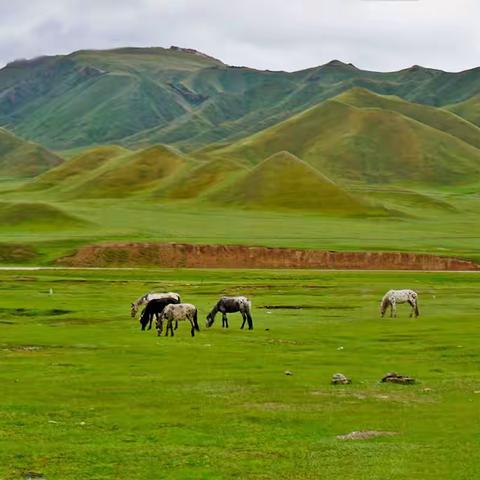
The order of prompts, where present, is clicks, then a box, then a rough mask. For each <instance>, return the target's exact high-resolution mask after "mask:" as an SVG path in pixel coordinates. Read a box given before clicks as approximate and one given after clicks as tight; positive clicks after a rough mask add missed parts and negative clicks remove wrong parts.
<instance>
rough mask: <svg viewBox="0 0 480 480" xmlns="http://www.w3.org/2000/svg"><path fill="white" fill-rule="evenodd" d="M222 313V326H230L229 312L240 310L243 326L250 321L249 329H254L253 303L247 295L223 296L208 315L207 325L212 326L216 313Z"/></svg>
mask: <svg viewBox="0 0 480 480" xmlns="http://www.w3.org/2000/svg"><path fill="white" fill-rule="evenodd" d="M218 312H221V313H222V327H223V328H228V318H227V313H234V312H240V313H241V314H242V317H243V322H242V326H241V327H240V328H243V327H244V326H245V322H248V329H249V330H253V319H252V303H251V302H250V300H249V299H248V298H247V297H221V298H220V300H219V301H218V302H217V304H216V305H215V306H214V307H213V308H212V311H211V312H210V313H209V314H208V315H207V327H211V326H212V325H213V322H214V321H215V315H217V313H218Z"/></svg>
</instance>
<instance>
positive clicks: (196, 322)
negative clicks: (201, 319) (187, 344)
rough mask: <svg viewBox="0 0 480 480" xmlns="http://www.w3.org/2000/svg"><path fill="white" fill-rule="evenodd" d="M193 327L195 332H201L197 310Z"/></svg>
mask: <svg viewBox="0 0 480 480" xmlns="http://www.w3.org/2000/svg"><path fill="white" fill-rule="evenodd" d="M193 326H194V327H195V330H196V331H197V332H199V331H200V327H199V326H198V310H197V309H195V312H193Z"/></svg>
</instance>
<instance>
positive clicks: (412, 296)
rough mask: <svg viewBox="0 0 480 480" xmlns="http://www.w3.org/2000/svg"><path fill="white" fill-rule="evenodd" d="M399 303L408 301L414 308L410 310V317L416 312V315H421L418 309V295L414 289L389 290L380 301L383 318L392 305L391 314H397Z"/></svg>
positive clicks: (392, 315) (394, 315)
mask: <svg viewBox="0 0 480 480" xmlns="http://www.w3.org/2000/svg"><path fill="white" fill-rule="evenodd" d="M397 303H408V304H409V305H410V306H411V307H412V310H411V312H410V317H411V316H413V315H414V314H415V317H418V315H420V313H419V311H418V295H417V293H416V292H414V291H413V290H389V291H388V292H387V293H386V294H385V295H384V296H383V298H382V302H381V303H380V314H381V315H382V318H383V317H384V315H385V312H386V311H387V308H388V307H390V316H391V317H396V316H397Z"/></svg>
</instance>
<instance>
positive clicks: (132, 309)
mask: <svg viewBox="0 0 480 480" xmlns="http://www.w3.org/2000/svg"><path fill="white" fill-rule="evenodd" d="M137 310H138V308H137V306H136V305H135V304H134V303H131V304H130V315H131V316H132V318H134V317H135V315H136V314H137Z"/></svg>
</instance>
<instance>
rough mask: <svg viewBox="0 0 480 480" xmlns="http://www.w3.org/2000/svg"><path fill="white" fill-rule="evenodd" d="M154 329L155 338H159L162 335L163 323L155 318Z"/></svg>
mask: <svg viewBox="0 0 480 480" xmlns="http://www.w3.org/2000/svg"><path fill="white" fill-rule="evenodd" d="M156 327H157V337H159V336H160V335H161V334H162V330H163V321H162V320H160V319H159V318H157V324H156Z"/></svg>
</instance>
